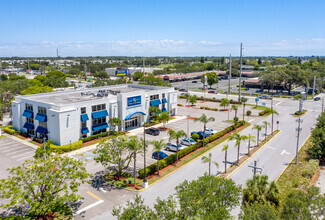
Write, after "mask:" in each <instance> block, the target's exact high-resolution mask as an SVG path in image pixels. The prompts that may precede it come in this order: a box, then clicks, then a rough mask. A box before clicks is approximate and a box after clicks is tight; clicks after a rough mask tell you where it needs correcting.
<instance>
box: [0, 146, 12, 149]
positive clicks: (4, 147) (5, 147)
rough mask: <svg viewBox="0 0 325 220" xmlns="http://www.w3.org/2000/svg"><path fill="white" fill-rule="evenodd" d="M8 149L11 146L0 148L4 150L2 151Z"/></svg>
mask: <svg viewBox="0 0 325 220" xmlns="http://www.w3.org/2000/svg"><path fill="white" fill-rule="evenodd" d="M9 147H11V146H8V147H3V148H0V150H4V149H6V148H9Z"/></svg>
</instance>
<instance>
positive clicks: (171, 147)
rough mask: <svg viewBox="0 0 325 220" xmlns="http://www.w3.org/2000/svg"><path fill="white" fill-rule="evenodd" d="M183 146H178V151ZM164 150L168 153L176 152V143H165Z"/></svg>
mask: <svg viewBox="0 0 325 220" xmlns="http://www.w3.org/2000/svg"><path fill="white" fill-rule="evenodd" d="M184 148H185V146H183V145H180V144H178V150H183V149H184ZM166 150H168V151H177V145H176V143H167V146H166Z"/></svg>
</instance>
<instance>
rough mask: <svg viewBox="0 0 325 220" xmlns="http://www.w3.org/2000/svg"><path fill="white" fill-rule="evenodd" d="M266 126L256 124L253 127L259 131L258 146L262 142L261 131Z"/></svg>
mask: <svg viewBox="0 0 325 220" xmlns="http://www.w3.org/2000/svg"><path fill="white" fill-rule="evenodd" d="M262 128H264V125H254V127H253V129H255V130H256V131H257V146H259V143H260V131H261V130H262Z"/></svg>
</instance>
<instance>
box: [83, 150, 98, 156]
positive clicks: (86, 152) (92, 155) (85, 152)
mask: <svg viewBox="0 0 325 220" xmlns="http://www.w3.org/2000/svg"><path fill="white" fill-rule="evenodd" d="M85 153H87V154H90V155H92V156H95V157H98V155H97V154H93V153H91V152H88V151H85Z"/></svg>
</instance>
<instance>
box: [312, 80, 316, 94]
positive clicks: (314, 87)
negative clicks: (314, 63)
mask: <svg viewBox="0 0 325 220" xmlns="http://www.w3.org/2000/svg"><path fill="white" fill-rule="evenodd" d="M315 84H316V76H314V84H313V98H314V95H315Z"/></svg>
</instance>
